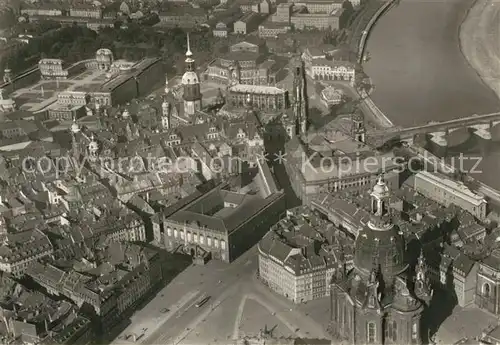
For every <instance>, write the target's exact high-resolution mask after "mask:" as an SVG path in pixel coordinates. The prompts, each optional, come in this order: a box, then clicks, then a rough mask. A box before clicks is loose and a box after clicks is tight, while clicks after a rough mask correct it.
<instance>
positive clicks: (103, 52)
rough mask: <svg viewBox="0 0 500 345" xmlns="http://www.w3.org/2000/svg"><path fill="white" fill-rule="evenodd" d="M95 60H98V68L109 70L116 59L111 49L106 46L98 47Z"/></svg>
mask: <svg viewBox="0 0 500 345" xmlns="http://www.w3.org/2000/svg"><path fill="white" fill-rule="evenodd" d="M95 60H96V62H97V68H98V69H100V70H101V71H109V69H110V68H111V65H112V64H113V60H114V59H113V53H112V52H111V50H109V49H106V48H101V49H98V50H97V52H96V54H95Z"/></svg>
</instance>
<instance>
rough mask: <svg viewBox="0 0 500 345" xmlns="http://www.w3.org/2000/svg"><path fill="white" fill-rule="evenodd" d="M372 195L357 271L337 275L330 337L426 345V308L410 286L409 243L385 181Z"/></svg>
mask: <svg viewBox="0 0 500 345" xmlns="http://www.w3.org/2000/svg"><path fill="white" fill-rule="evenodd" d="M370 196H371V199H372V200H371V205H370V207H371V219H370V220H369V222H368V223H367V224H366V227H365V228H364V229H362V230H361V231H360V232H359V233H358V235H357V237H356V242H355V252H354V268H353V269H352V270H351V271H350V272H348V273H347V274H344V273H340V270H335V272H334V274H333V278H332V283H331V293H330V296H331V302H332V306H331V308H332V312H331V315H332V319H331V323H330V326H329V332H330V333H331V334H332V335H333V336H335V337H336V338H340V339H343V340H346V341H347V342H349V343H351V344H412V345H419V344H422V342H423V341H425V340H423V339H426V338H425V332H423V330H424V329H426V328H425V326H423V323H422V321H421V318H422V315H423V313H424V311H425V309H426V304H425V303H422V301H421V299H420V297H419V296H418V295H419V293H418V292H417V291H413V289H412V288H411V287H412V286H413V285H412V284H411V285H410V286H409V285H408V272H407V268H408V265H407V264H406V262H405V255H404V254H405V242H404V238H403V234H402V233H401V232H400V231H399V230H398V227H397V226H396V225H394V224H393V223H392V221H391V218H390V211H389V208H388V205H387V204H388V201H389V198H390V191H389V188H388V186H387V185H386V183H385V181H384V180H383V178H382V177H380V178H379V179H378V181H377V183H376V185H375V186H374V187H373V190H372V192H371V194H370ZM418 266H419V265H417V267H418ZM418 270H421V269H420V268H418Z"/></svg>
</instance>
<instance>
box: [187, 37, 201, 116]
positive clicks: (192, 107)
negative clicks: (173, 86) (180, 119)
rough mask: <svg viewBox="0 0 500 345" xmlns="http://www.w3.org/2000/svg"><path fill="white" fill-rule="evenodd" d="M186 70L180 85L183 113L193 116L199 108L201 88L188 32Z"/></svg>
mask: <svg viewBox="0 0 500 345" xmlns="http://www.w3.org/2000/svg"><path fill="white" fill-rule="evenodd" d="M185 61H186V72H184V75H183V76H182V86H183V89H184V94H183V99H184V114H185V115H188V116H193V115H194V114H195V112H196V111H197V110H201V105H202V104H201V101H202V95H201V89H200V78H199V77H198V74H197V73H196V71H195V64H194V59H193V53H192V52H191V46H190V43H189V34H188V35H187V51H186V60H185Z"/></svg>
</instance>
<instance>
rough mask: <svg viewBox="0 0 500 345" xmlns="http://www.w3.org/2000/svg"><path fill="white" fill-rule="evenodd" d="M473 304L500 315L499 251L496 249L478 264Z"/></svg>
mask: <svg viewBox="0 0 500 345" xmlns="http://www.w3.org/2000/svg"><path fill="white" fill-rule="evenodd" d="M475 304H476V305H477V306H478V307H479V308H481V309H484V310H487V311H488V312H490V313H492V314H495V315H500V251H499V250H498V249H496V250H494V251H493V252H492V253H491V255H490V256H489V257H488V258H486V259H484V260H483V262H481V263H479V268H478V271H477V280H476V287H475Z"/></svg>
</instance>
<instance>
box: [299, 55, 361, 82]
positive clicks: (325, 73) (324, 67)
mask: <svg viewBox="0 0 500 345" xmlns="http://www.w3.org/2000/svg"><path fill="white" fill-rule="evenodd" d="M304 61H305V64H306V71H307V74H308V75H309V76H310V77H311V78H313V79H315V80H340V81H347V82H349V83H350V84H351V85H354V83H355V80H356V79H355V78H356V66H355V65H354V64H353V63H351V62H349V61H334V60H328V59H326V58H314V59H308V58H307V57H304Z"/></svg>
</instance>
